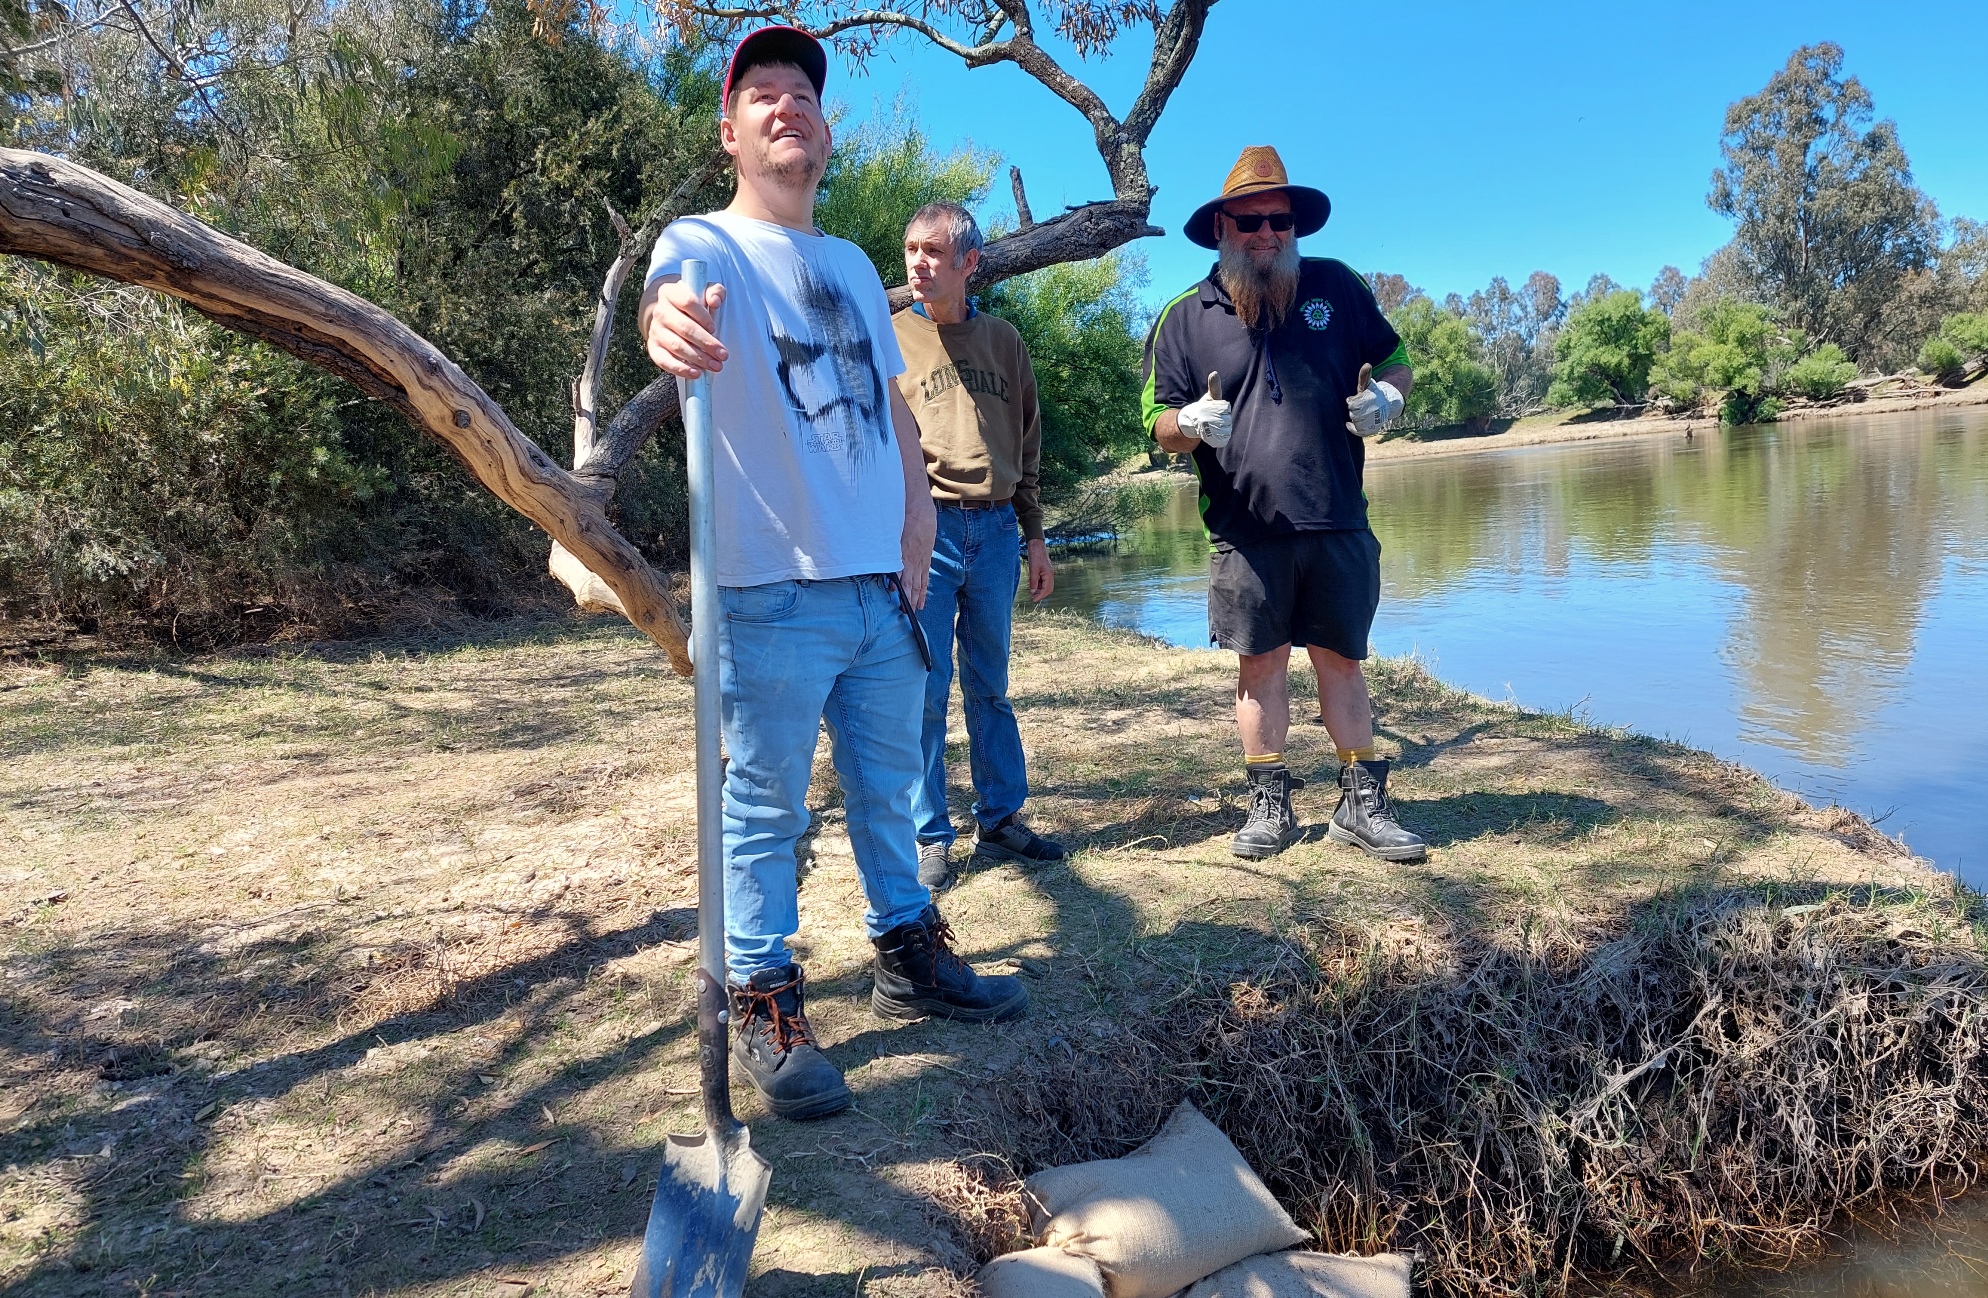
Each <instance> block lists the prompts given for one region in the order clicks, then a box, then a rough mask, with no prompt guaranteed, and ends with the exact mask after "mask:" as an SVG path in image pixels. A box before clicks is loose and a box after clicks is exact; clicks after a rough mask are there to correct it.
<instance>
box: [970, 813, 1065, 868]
mask: <svg viewBox="0 0 1988 1298" xmlns="http://www.w3.org/2000/svg"><path fill="white" fill-rule="evenodd" d="M973 854H974V855H975V856H979V857H985V858H986V859H987V860H990V861H1019V862H1021V863H1022V864H1023V865H1047V864H1049V863H1050V862H1051V861H1060V860H1062V859H1063V858H1064V857H1065V856H1068V855H1069V853H1067V852H1065V851H1064V850H1063V844H1061V843H1059V842H1057V841H1056V840H1055V839H1053V838H1044V837H1043V836H1042V835H1040V834H1038V833H1036V832H1035V831H1034V830H1033V829H1030V828H1029V827H1028V826H1027V825H1024V824H1023V823H1022V818H1021V816H1020V815H1019V814H1016V815H1013V816H1009V817H1008V818H1007V819H1006V820H1004V821H1002V822H1001V823H1000V824H998V825H996V826H994V828H992V829H987V828H985V827H982V828H981V829H980V831H979V832H978V833H976V834H975V835H974V837H973Z"/></svg>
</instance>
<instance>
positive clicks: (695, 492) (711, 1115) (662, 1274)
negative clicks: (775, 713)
mask: <svg viewBox="0 0 1988 1298" xmlns="http://www.w3.org/2000/svg"><path fill="white" fill-rule="evenodd" d="M683 281H684V283H685V284H686V285H688V286H689V288H690V290H691V291H692V292H693V293H694V294H695V295H696V296H697V298H698V299H699V300H702V299H703V297H704V289H705V283H704V263H703V262H701V261H686V262H684V263H683ZM683 431H684V459H685V461H686V467H687V468H688V469H689V477H690V599H691V632H690V655H691V664H692V668H693V676H692V684H693V687H694V690H695V698H696V705H695V712H696V719H697V1072H698V1089H699V1092H700V1093H701V1094H702V1096H703V1098H704V1130H703V1131H701V1132H699V1133H697V1134H696V1135H692V1136H678V1135H672V1136H671V1137H670V1138H669V1142H668V1144H667V1145H666V1146H665V1147H664V1150H663V1170H662V1174H661V1175H660V1176H659V1177H657V1178H656V1197H655V1200H654V1201H653V1202H652V1203H651V1204H650V1206H649V1225H648V1229H647V1230H646V1232H645V1233H644V1234H643V1237H642V1258H641V1261H640V1262H639V1263H638V1264H637V1265H636V1268H635V1275H634V1277H633V1279H632V1280H631V1281H630V1283H629V1293H630V1295H632V1298H741V1295H743V1294H744V1292H745V1282H746V1272H747V1271H748V1270H749V1269H750V1267H751V1264H752V1248H753V1243H754V1242H755V1240H756V1239H757V1238H758V1236H759V1217H760V1212H761V1210H762V1209H763V1208H764V1207H765V1205H766V1189H767V1185H768V1183H769V1182H770V1181H771V1180H772V1175H773V1169H772V1168H771V1167H770V1166H769V1165H768V1164H767V1162H766V1160H765V1159H764V1158H762V1157H760V1155H759V1154H758V1152H757V1151H755V1150H754V1149H753V1147H752V1133H751V1132H749V1131H747V1130H746V1129H745V1128H744V1127H743V1126H741V1125H740V1124H739V1120H738V1119H737V1118H735V1117H733V1116H732V1100H731V1093H730V1083H731V1078H730V1076H729V1070H728V1068H727V1057H726V1049H725V1045H726V1043H725V1032H726V1018H727V1015H726V1010H725V1002H726V996H725V869H724V840H723V837H722V826H721V822H720V820H719V807H718V801H719V799H718V794H719V789H718V783H719V773H718V716H719V708H718V627H719V621H720V619H721V618H722V617H723V616H724V614H723V612H722V611H721V609H720V606H719V603H718V578H717V572H716V570H715V568H714V566H713V565H714V563H715V556H716V551H717V546H716V541H717V525H716V519H715V518H714V509H715V502H714V501H713V498H712V467H713V452H712V445H711V442H712V437H711V378H710V376H709V375H703V376H700V377H699V378H697V379H694V380H692V381H691V382H690V383H689V384H687V385H686V387H685V390H684V399H683Z"/></svg>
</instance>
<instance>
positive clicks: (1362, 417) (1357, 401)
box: [1346, 365, 1402, 437]
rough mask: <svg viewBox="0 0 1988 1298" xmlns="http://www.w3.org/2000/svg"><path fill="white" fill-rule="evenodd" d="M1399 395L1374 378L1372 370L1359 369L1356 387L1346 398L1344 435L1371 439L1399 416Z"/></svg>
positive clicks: (1400, 403) (1367, 367)
mask: <svg viewBox="0 0 1988 1298" xmlns="http://www.w3.org/2000/svg"><path fill="white" fill-rule="evenodd" d="M1401 406H1402V400H1401V393H1400V392H1398V391H1396V389H1395V386H1394V384H1392V383H1384V382H1382V381H1381V380H1380V379H1377V378H1375V377H1374V367H1373V366H1371V365H1362V366H1361V367H1360V387H1359V390H1358V391H1356V392H1355V393H1354V394H1353V395H1352V396H1350V397H1348V398H1346V431H1347V432H1349V433H1352V434H1353V435H1354V436H1356V437H1373V436H1374V435H1376V434H1377V433H1379V432H1380V431H1381V429H1383V428H1386V427H1387V426H1388V423H1389V421H1391V420H1392V419H1393V418H1394V417H1395V416H1396V415H1398V414H1400V413H1401Z"/></svg>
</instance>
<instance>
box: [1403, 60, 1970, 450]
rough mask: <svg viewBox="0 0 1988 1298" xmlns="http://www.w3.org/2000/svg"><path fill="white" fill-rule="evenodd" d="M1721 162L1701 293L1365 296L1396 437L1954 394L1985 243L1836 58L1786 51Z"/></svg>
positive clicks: (1732, 113)
mask: <svg viewBox="0 0 1988 1298" xmlns="http://www.w3.org/2000/svg"><path fill="white" fill-rule="evenodd" d="M1720 150H1721V154H1722V156H1723V165H1722V166H1721V167H1720V168H1719V170H1717V171H1716V172H1714V173H1713V175H1712V183H1711V189H1710V192H1709V193H1708V194H1707V196H1706V202H1707V203H1708V204H1709V205H1710V206H1711V208H1712V209H1713V210H1714V211H1716V212H1718V213H1720V214H1721V215H1723V216H1726V217H1729V218H1730V219H1731V220H1732V221H1733V222H1734V227H1735V229H1734V236H1733V239H1732V242H1730V243H1728V244H1727V245H1726V246H1724V247H1723V248H1721V249H1719V250H1718V251H1717V252H1715V253H1713V254H1712V255H1711V256H1710V257H1708V258H1706V260H1705V262H1704V264H1703V265H1702V266H1701V267H1700V268H1699V271H1698V273H1697V274H1696V275H1692V276H1686V275H1685V274H1683V273H1682V272H1681V271H1679V270H1678V269H1677V268H1676V267H1674V266H1666V267H1664V268H1663V270H1662V271H1661V272H1659V274H1658V275H1657V278H1656V280H1655V282H1653V283H1652V284H1651V285H1650V287H1649V288H1648V289H1646V290H1642V291H1638V290H1635V289H1631V288H1625V287H1624V286H1622V285H1619V284H1617V283H1615V282H1614V281H1613V280H1611V279H1610V278H1609V277H1608V276H1606V275H1596V276H1595V277H1593V278H1592V279H1590V280H1589V281H1588V283H1587V285H1586V287H1585V288H1583V289H1582V290H1580V291H1579V292H1577V293H1574V294H1573V295H1571V296H1569V297H1563V296H1562V292H1561V285H1560V282H1559V280H1557V279H1556V278H1555V277H1554V276H1552V275H1549V274H1547V273H1546V272H1544V271H1536V272H1534V273H1533V275H1532V276H1531V277H1530V278H1529V279H1527V280H1526V282H1525V284H1524V285H1523V286H1521V287H1520V288H1518V289H1514V288H1512V287H1511V285H1510V284H1508V283H1507V282H1506V281H1505V280H1504V279H1503V278H1502V277H1501V278H1497V279H1493V280H1492V281H1491V283H1490V285H1489V286H1487V287H1486V288H1484V289H1482V290H1480V291H1478V292H1475V293H1472V294H1470V295H1469V296H1468V297H1463V296H1460V295H1458V294H1454V293H1452V294H1450V295H1448V297H1446V298H1445V299H1444V300H1443V301H1442V302H1441V303H1437V302H1435V301H1434V300H1432V299H1431V298H1430V296H1429V295H1428V294H1426V293H1424V292H1422V291H1421V290H1419V289H1417V288H1415V287H1414V286H1412V285H1410V284H1409V283H1408V282H1407V281H1406V280H1404V279H1403V278H1402V277H1401V276H1399V275H1390V274H1385V273H1383V274H1377V275H1375V276H1373V284H1374V291H1375V293H1376V295H1377V296H1378V297H1379V299H1380V301H1381V305H1382V308H1383V309H1384V310H1385V311H1386V312H1387V313H1388V316H1389V318H1390V319H1391V320H1393V321H1394V323H1395V327H1396V329H1397V330H1399V332H1400V333H1401V335H1402V337H1403V339H1404V340H1405V341H1406V342H1407V344H1408V347H1409V350H1410V353H1411V355H1412V356H1413V357H1414V359H1415V366H1416V375H1415V390H1414V392H1413V393H1411V394H1410V396H1409V400H1408V409H1407V411H1406V412H1405V415H1404V419H1405V421H1406V422H1408V423H1411V424H1420V425H1432V424H1459V423H1472V422H1482V421H1485V420H1488V419H1491V418H1494V417H1516V416H1518V415H1522V414H1526V413H1529V412H1534V411H1538V410H1542V409H1546V408H1555V407H1557V408H1566V407H1577V408H1579V407H1594V406H1604V405H1637V404H1642V403H1645V402H1651V401H1654V402H1656V403H1659V404H1661V405H1662V406H1664V407H1665V408H1668V409H1672V410H1695V409H1699V408H1703V407H1706V406H1714V405H1715V406H1716V407H1717V409H1718V411H1719V414H1720V417H1721V418H1722V419H1725V420H1727V421H1729V422H1747V421H1752V420H1758V419H1767V418H1772V417H1773V416H1774V414H1775V413H1777V411H1778V410H1779V409H1780V408H1781V404H1782V402H1783V401H1784V400H1785V399H1787V398H1788V397H1791V396H1801V397H1806V398H1809V399H1811V400H1828V399H1830V398H1832V397H1835V396H1837V395H1839V394H1841V393H1842V392H1843V391H1844V389H1845V388H1846V387H1847V386H1848V385H1849V384H1850V383H1851V382H1853V381H1854V380H1855V379H1856V378H1857V376H1858V374H1859V372H1860V371H1862V372H1867V373H1880V374H1882V373H1892V372H1895V371H1897V370H1900V369H1902V368H1904V367H1906V366H1910V365H1915V364H1916V366H1917V367H1918V368H1919V369H1920V370H1921V371H1922V372H1923V373H1924V375H1925V376H1926V377H1927V378H1928V379H1930V380H1932V381H1935V382H1944V383H1952V382H1956V381H1958V380H1960V379H1961V378H1962V377H1963V376H1964V375H1965V374H1967V373H1968V372H1969V371H1970V367H1971V366H1978V365H1979V364H1980V362H1981V358H1982V357H1983V355H1984V353H1988V224H1983V223H1982V222H1979V221H1973V220H1969V219H1967V218H1965V217H1959V218H1955V219H1953V220H1943V219H1942V218H1941V216H1940V213H1939V210H1938V208H1937V207H1936V206H1935V204H1934V203H1933V200H1932V199H1930V198H1928V197H1927V196H1926V195H1925V194H1924V193H1922V192H1921V191H1920V190H1919V189H1918V188H1917V186H1916V185H1914V183H1913V180H1912V171H1911V167H1910V164H1909V163H1908V161H1907V159H1906V156H1905V150H1904V148H1903V147H1902V146H1901V145H1900V143H1899V140H1898V130H1897V127H1896V126H1895V125H1894V124H1893V123H1892V122H1890V121H1885V120H1876V119H1875V109H1874V106H1873V104H1872V101H1871V96H1870V93H1869V92H1868V91H1867V90H1865V88H1864V87H1863V86H1862V84H1860V83H1859V82H1858V81H1857V79H1856V78H1855V77H1851V76H1846V75H1844V72H1843V51H1842V50H1841V49H1840V48H1839V47H1837V46H1836V45H1833V44H1828V43H1824V44H1819V45H1811V46H1804V47H1803V48H1801V49H1798V50H1796V51H1795V52H1794V54H1793V55H1792V56H1790V58H1789V59H1788V62H1787V65H1786V66H1785V67H1783V68H1782V69H1781V70H1780V71H1778V72H1776V73H1775V74H1774V76H1773V77H1772V78H1771V79H1770V80H1769V81H1768V83H1767V85H1766V87H1765V88H1764V89H1762V90H1761V91H1760V93H1758V94H1755V95H1750V96H1748V97H1746V98H1744V99H1741V100H1739V101H1738V102H1736V103H1734V104H1733V105H1732V106H1731V107H1729V108H1728V109H1727V110H1726V118H1725V123H1724V128H1723V132H1722V134H1721V137H1720Z"/></svg>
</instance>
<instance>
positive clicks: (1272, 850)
mask: <svg viewBox="0 0 1988 1298" xmlns="http://www.w3.org/2000/svg"><path fill="white" fill-rule="evenodd" d="M1244 774H1246V775H1248V776H1249V819H1248V820H1246V821H1244V822H1243V827H1242V828H1241V829H1239V830H1237V831H1236V836H1235V837H1234V838H1232V839H1230V840H1229V850H1230V851H1231V852H1234V853H1235V854H1236V855H1237V856H1246V857H1248V858H1250V859H1251V860H1253V861H1260V860H1262V859H1263V858H1264V857H1266V856H1275V855H1277V854H1278V853H1279V852H1281V851H1283V850H1284V848H1285V846H1286V845H1287V844H1289V843H1290V841H1291V840H1292V839H1294V838H1296V837H1297V836H1298V813H1297V812H1295V811H1293V810H1291V794H1292V793H1294V792H1296V791H1297V790H1299V789H1302V788H1304V787H1305V782H1304V781H1303V780H1301V779H1299V778H1298V777H1297V776H1295V775H1293V774H1291V769H1290V768H1289V767H1288V766H1251V767H1247V768H1246V769H1245V771H1244Z"/></svg>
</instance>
